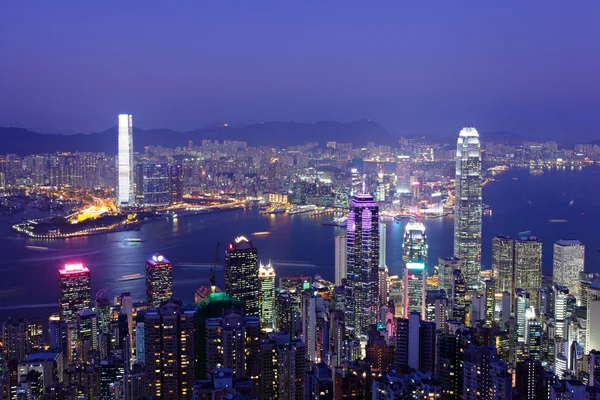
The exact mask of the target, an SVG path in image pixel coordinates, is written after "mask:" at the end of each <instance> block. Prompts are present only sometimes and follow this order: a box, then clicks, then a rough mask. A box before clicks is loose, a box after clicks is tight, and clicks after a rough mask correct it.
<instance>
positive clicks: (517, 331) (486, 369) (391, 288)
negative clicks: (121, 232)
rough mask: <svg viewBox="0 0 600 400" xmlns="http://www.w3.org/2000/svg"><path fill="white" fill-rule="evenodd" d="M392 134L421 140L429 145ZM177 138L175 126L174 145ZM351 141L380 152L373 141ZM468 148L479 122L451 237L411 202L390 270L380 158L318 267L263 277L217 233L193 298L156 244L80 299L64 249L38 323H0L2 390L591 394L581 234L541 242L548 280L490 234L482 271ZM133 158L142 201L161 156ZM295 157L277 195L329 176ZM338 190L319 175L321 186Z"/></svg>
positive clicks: (123, 136)
mask: <svg viewBox="0 0 600 400" xmlns="http://www.w3.org/2000/svg"><path fill="white" fill-rule="evenodd" d="M121 122H123V126H121ZM121 128H123V130H122V129H121ZM205 145H206V147H207V148H212V149H213V151H217V152H218V151H220V149H221V147H220V146H221V145H216V144H213V143H203V146H202V147H204V146H205ZM227 145H231V146H233V147H237V148H244V149H247V148H246V147H245V146H242V145H241V144H239V143H233V144H224V145H223V146H227ZM121 146H123V148H125V149H126V150H123V151H124V154H125V156H124V157H125V159H124V160H123V159H121V150H122V148H121ZM127 146H129V147H127ZM130 146H131V116H124V117H123V118H122V120H121V118H120V126H119V153H120V154H119V158H120V159H119V167H118V169H119V178H118V179H119V186H118V192H117V193H118V196H119V199H120V201H119V202H120V204H121V205H127V204H130V203H129V202H130V201H131V202H134V201H135V197H136V196H135V190H136V189H135V187H136V184H135V179H134V174H133V170H132V168H131V167H132V161H131V160H132V158H131V157H130V155H131V151H130V149H131V147H130ZM404 146H406V147H407V148H408V147H410V146H412V150H413V151H419V152H422V153H421V154H422V157H423V158H424V159H431V160H433V158H434V157H435V151H433V150H432V149H430V148H426V147H419V146H416V145H415V144H414V143H413V144H411V143H410V142H408V141H406V142H404ZM127 149H128V150H127ZM193 149H195V147H194V146H193V144H191V143H190V145H189V146H188V148H187V149H180V150H181V151H182V152H185V151H187V152H190V151H194V150H193ZM310 149H314V146H313V145H312V144H307V145H306V148H298V149H292V150H289V149H288V150H289V152H290V153H291V154H292V156H293V157H292V158H290V159H289V160H287V161H286V163H288V162H292V163H296V164H298V163H300V161H298V160H299V159H300V158H301V157H300V155H303V154H304V152H305V151H307V150H310ZM327 149H330V150H327V151H331V153H327V154H331V155H334V157H333V159H334V160H336V162H338V161H339V162H340V163H342V162H343V163H345V162H347V160H348V159H349V158H350V157H351V156H352V155H354V150H353V149H352V146H350V145H343V144H339V143H328V146H327ZM161 150H162V149H153V150H152V152H156V153H160V151H161ZM334 150H335V151H334ZM164 151H165V152H166V150H164ZM362 151H363V150H362V149H361V152H362ZM149 152H150V151H149ZM365 152H366V153H365V156H373V154H376V153H377V154H384V155H385V154H387V157H393V155H392V153H391V149H389V148H387V147H385V146H383V147H379V148H375V146H367V149H366V150H365ZM481 154H482V153H481V147H480V142H479V135H478V133H477V131H476V130H475V129H474V128H465V129H463V130H462V131H461V132H460V135H459V138H458V145H457V149H456V153H455V157H456V165H455V167H456V170H455V174H456V190H455V194H454V196H453V199H452V200H451V201H452V204H453V208H454V214H455V216H454V220H455V231H454V254H452V255H449V256H448V257H442V258H440V259H438V260H437V265H436V266H435V268H431V267H430V263H431V260H429V257H428V238H427V234H426V229H425V226H424V224H423V223H421V221H420V220H419V219H418V218H414V217H413V218H411V219H410V220H408V221H407V222H406V224H405V229H404V236H403V242H402V265H401V268H400V270H401V271H402V272H401V276H398V275H392V274H390V273H389V270H388V266H387V261H386V246H385V243H386V238H385V232H386V231H385V225H384V224H383V223H381V218H380V213H381V210H380V207H381V204H382V203H385V201H386V195H385V193H386V192H387V187H386V186H385V180H384V179H383V178H381V177H380V176H379V175H381V176H384V175H385V174H384V173H383V172H379V173H378V174H377V176H378V177H379V178H381V179H382V181H381V182H378V183H377V184H376V185H375V189H376V190H375V191H374V192H375V193H376V196H373V195H371V194H370V193H369V192H368V190H367V187H368V184H367V182H366V181H367V178H366V177H365V174H358V173H356V172H351V174H350V175H349V186H348V187H349V188H350V192H351V193H352V200H351V201H350V202H349V204H348V205H347V207H348V211H349V212H348V216H347V221H346V234H345V235H344V236H337V237H335V241H334V249H335V279H334V282H328V281H325V280H323V279H321V278H320V277H319V276H315V277H314V278H313V277H310V276H301V275H298V276H281V277H277V276H276V271H275V269H274V268H273V265H272V264H271V263H270V262H269V263H266V264H265V263H262V262H261V261H260V258H259V253H258V249H257V248H256V247H255V246H254V245H253V243H252V242H251V241H250V240H249V239H248V238H246V237H244V236H238V237H236V238H234V239H233V240H232V242H231V243H229V244H228V245H227V247H226V249H225V287H224V288H223V290H221V289H220V288H217V287H216V284H215V280H214V271H213V272H212V273H211V274H212V276H211V285H210V287H206V288H200V289H199V290H198V292H197V293H196V296H195V299H194V304H193V305H191V306H188V305H187V304H186V302H182V301H181V300H177V299H176V298H175V297H173V295H174V291H173V267H172V263H171V262H170V261H169V260H168V259H167V258H166V257H165V256H164V255H162V254H155V255H153V256H151V257H150V258H149V259H148V260H147V261H146V263H145V279H146V299H145V301H143V302H141V303H134V302H133V299H132V297H131V295H130V294H129V293H122V294H121V295H119V296H117V297H115V298H114V300H113V301H110V300H109V299H108V298H106V297H105V296H104V292H103V291H100V292H99V293H98V294H97V295H96V296H95V298H92V294H91V272H90V270H89V268H87V267H86V266H85V265H84V264H82V263H70V264H66V265H64V267H63V268H62V269H61V270H60V271H59V282H60V284H59V312H58V313H57V314H55V315H52V316H51V317H50V319H49V320H48V323H47V330H45V329H44V328H43V324H42V323H41V321H34V320H26V319H20V320H18V321H15V320H8V321H5V322H4V323H2V340H1V342H2V345H1V347H0V383H1V384H0V399H27V400H29V399H79V398H89V399H125V400H138V399H147V398H160V399H248V400H250V399H259V400H261V399H269V400H272V399H296V400H309V399H310V400H313V399H315V400H316V399H332V400H333V399H336V400H338V399H350V398H355V399H368V398H371V399H373V400H375V399H377V400H378V399H381V400H388V399H489V400H504V399H527V400H529V399H531V400H533V399H536V400H542V399H548V400H550V399H552V400H553V399H596V398H599V397H600V342H599V340H598V339H597V338H596V337H595V335H594V334H593V332H594V331H595V329H596V328H600V276H598V275H597V274H591V273H587V272H586V271H585V257H584V254H585V247H584V245H583V244H582V243H580V242H579V241H577V240H561V241H558V242H557V243H555V244H554V252H553V277H552V280H551V281H550V280H544V279H542V242H541V241H540V240H538V239H537V238H535V237H532V236H531V235H530V234H528V235H525V234H522V235H519V236H518V237H509V236H497V237H495V238H494V239H493V241H492V243H491V246H492V259H493V261H492V270H491V271H482V268H481V247H482V237H481V231H482V229H481V228H482V212H483V203H482V195H481V193H482V189H481V188H482V184H483V179H482V158H481ZM171 155H174V154H169V156H171ZM265 157H266V158H265V161H268V162H267V163H266V164H265V165H267V171H266V172H267V173H268V174H271V176H270V177H269V178H268V179H267V184H268V185H273V186H272V187H271V188H270V189H272V191H273V193H277V191H278V189H279V186H278V185H279V183H278V177H279V176H280V175H279V174H280V173H281V171H280V170H279V167H278V162H279V160H280V159H281V157H280V156H279V155H278V157H275V158H277V160H276V161H273V158H274V155H273V154H272V153H265ZM250 159H252V157H250ZM291 160H294V161H291ZM122 161H123V162H122ZM247 161H248V160H247ZM302 162H304V161H302ZM398 164H399V165H400V166H398V165H396V166H397V168H400V169H402V171H401V172H400V173H399V174H398V175H397V176H396V178H397V179H396V181H395V182H396V183H398V182H400V184H401V185H406V186H405V188H406V189H407V190H409V192H411V193H413V192H418V191H419V189H418V188H417V187H418V186H420V184H421V183H420V182H419V181H416V180H415V178H414V177H415V175H413V173H414V171H412V172H410V176H408V177H406V176H405V175H402V174H403V173H404V172H405V170H404V168H405V167H406V165H405V164H403V163H402V162H400V163H398ZM142 165H143V171H144V172H143V176H144V182H143V187H144V188H146V187H152V188H153V189H152V196H154V197H152V199H153V200H152V202H156V203H159V202H160V198H161V197H160V196H162V195H163V194H164V196H166V197H165V198H167V197H168V196H170V195H171V194H172V186H171V185H170V183H169V182H170V181H169V179H168V177H169V176H170V171H171V168H172V167H173V164H169V163H167V164H166V165H167V166H166V167H164V166H163V164H162V163H161V162H156V161H152V162H150V161H144V163H143V164H142ZM222 167H223V168H227V167H225V166H222ZM408 169H410V168H408V167H406V170H408ZM182 171H185V167H184V166H183V164H182ZM395 171H396V172H398V169H396V170H395ZM122 172H126V173H123V174H122ZM321 172H323V171H321ZM396 172H395V173H396ZM311 173H315V174H316V175H317V177H316V178H314V180H312V181H311V179H312V178H310V179H300V180H298V182H296V183H297V184H299V185H298V186H296V187H297V188H299V187H303V188H304V189H303V190H304V192H303V193H304V194H303V196H304V197H302V196H298V194H296V193H294V194H293V196H292V197H293V198H295V199H298V198H304V199H307V198H308V196H309V195H308V192H309V190H308V189H307V188H309V187H312V186H311V185H315V186H314V187H316V188H317V189H318V188H319V187H321V186H320V185H321V183H326V182H327V181H328V180H331V181H333V180H335V178H330V177H328V176H327V175H325V174H321V175H320V176H319V171H318V169H315V170H313V172H311ZM205 174H206V173H203V174H202V175H203V176H204V175H205ZM165 175H166V176H167V178H165V179H163V178H161V177H164V176H165ZM183 175H184V176H185V172H184V173H183ZM213 176H214V175H213ZM415 182H416V183H417V184H416V185H415V184H414V183H415ZM380 184H383V185H384V190H382V193H384V194H383V200H381V197H379V196H380V193H379V192H378V191H377V187H378V185H380ZM184 186H185V185H184ZM156 188H160V191H158V189H156ZM311 190H312V189H311ZM328 193H329V194H328ZM336 193H337V192H336V191H335V189H332V187H329V188H328V189H324V190H323V196H325V197H327V196H330V195H332V194H333V199H335V194H336ZM345 196H346V197H347V196H348V194H345ZM378 197H379V198H378ZM148 198H150V197H148ZM144 199H146V193H144ZM153 204H154V203H153Z"/></svg>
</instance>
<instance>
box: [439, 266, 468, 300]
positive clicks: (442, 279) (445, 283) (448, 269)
mask: <svg viewBox="0 0 600 400" xmlns="http://www.w3.org/2000/svg"><path fill="white" fill-rule="evenodd" d="M461 268H462V261H461V259H460V258H456V257H439V258H438V289H443V290H445V291H446V294H448V293H450V291H451V290H452V280H453V276H452V274H453V272H454V270H455V269H461Z"/></svg>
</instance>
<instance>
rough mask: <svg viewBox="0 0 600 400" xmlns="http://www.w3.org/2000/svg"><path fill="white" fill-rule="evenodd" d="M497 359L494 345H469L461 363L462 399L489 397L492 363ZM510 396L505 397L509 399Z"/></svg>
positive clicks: (473, 399) (490, 392) (474, 399)
mask: <svg viewBox="0 0 600 400" xmlns="http://www.w3.org/2000/svg"><path fill="white" fill-rule="evenodd" d="M496 360H497V356H496V348H495V347H494V346H483V347H477V346H469V347H467V349H465V353H464V364H463V373H464V377H463V393H464V397H463V398H464V399H468V400H471V399H472V400H476V399H477V400H478V399H491V398H492V397H491V394H492V373H491V372H492V363H493V362H494V361H496ZM509 398H510V397H507V399H509Z"/></svg>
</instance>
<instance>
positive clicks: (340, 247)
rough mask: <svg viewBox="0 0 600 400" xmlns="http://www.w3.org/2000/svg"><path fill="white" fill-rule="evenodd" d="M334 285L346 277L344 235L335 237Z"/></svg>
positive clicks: (339, 283) (337, 284)
mask: <svg viewBox="0 0 600 400" xmlns="http://www.w3.org/2000/svg"><path fill="white" fill-rule="evenodd" d="M334 240H335V286H342V281H343V280H344V279H346V262H347V259H346V236H336V237H335V239H334Z"/></svg>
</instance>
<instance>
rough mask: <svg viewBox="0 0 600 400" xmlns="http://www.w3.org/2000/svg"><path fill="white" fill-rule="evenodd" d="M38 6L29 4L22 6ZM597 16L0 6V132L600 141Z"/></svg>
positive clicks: (163, 4)
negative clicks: (335, 125)
mask: <svg viewBox="0 0 600 400" xmlns="http://www.w3.org/2000/svg"><path fill="white" fill-rule="evenodd" d="M27 4H29V5H27ZM598 21H600V2H598V1H597V0H577V1H564V0H561V1H558V0H546V1H541V0H532V1H513V0H502V1H481V0H478V1H475V0H473V1H470V0H464V1H463V0H460V1H400V0H390V1H387V0H378V1H374V2H372V1H352V0H346V1H342V0H339V1H334V0H324V1H323V0H321V1H318V0H314V1H313V0H307V1H293V0H292V1H288V0H278V1H268V0H260V1H252V0H247V1H235V0H226V1H216V0H215V1H211V0H189V1H188V0H178V1H156V2H155V1H147V0H140V1H136V0H127V1H108V2H101V1H97V2H96V1H94V2H92V1H81V0H77V1H70V0H60V1H40V2H24V1H20V0H4V1H2V2H0V126H8V125H16V126H21V127H26V128H30V129H34V130H40V131H44V132H93V131H99V130H104V129H106V128H108V127H109V126H111V125H115V124H116V121H117V114H118V113H125V112H128V113H132V114H133V116H134V124H135V125H136V126H139V127H142V128H159V127H167V128H172V129H178V130H186V129H193V128H198V127H201V126H204V125H206V124H212V123H222V122H230V123H233V122H245V123H251V122H259V121H263V120H296V121H307V122H314V121H318V120H340V121H352V120H356V119H361V118H372V119H374V120H376V121H378V122H380V123H381V124H382V125H384V126H385V127H386V128H388V129H389V130H390V131H391V132H392V133H395V134H399V135H400V134H414V133H425V134H436V135H448V134H455V133H457V132H458V131H459V130H460V128H461V127H463V126H470V125H473V126H476V127H477V128H478V129H479V130H482V131H493V130H509V131H511V132H515V133H520V134H523V135H525V136H529V137H533V138H539V139H542V138H553V139H561V138H562V139H564V140H567V141H572V140H594V139H600V23H598Z"/></svg>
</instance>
